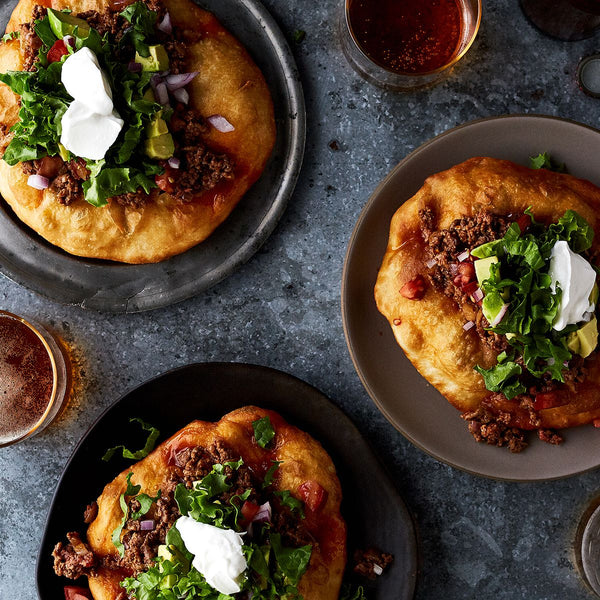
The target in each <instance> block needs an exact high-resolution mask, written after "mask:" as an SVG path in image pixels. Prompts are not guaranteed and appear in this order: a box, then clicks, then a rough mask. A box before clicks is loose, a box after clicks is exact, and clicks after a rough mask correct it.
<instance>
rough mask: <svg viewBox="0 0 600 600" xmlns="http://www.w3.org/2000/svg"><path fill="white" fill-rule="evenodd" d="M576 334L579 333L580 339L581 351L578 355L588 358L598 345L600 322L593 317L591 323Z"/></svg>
mask: <svg viewBox="0 0 600 600" xmlns="http://www.w3.org/2000/svg"><path fill="white" fill-rule="evenodd" d="M575 333H577V337H578V338H579V350H578V351H577V354H579V355H580V356H583V358H586V357H587V356H589V355H590V354H591V353H592V352H593V351H594V350H595V349H596V346H597V345H598V321H596V317H595V316H594V317H592V320H591V321H588V322H587V323H586V324H585V325H584V326H583V327H581V329H578V330H577V331H576V332H575ZM567 346H568V342H567Z"/></svg>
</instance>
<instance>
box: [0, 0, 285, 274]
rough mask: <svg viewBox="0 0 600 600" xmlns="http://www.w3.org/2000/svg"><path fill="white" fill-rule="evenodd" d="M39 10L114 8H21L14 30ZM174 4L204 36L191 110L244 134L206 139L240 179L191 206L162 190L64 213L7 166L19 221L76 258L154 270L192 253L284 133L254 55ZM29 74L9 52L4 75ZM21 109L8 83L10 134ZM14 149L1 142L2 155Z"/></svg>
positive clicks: (73, 1) (209, 21)
mask: <svg viewBox="0 0 600 600" xmlns="http://www.w3.org/2000/svg"><path fill="white" fill-rule="evenodd" d="M35 4H43V5H45V6H49V7H51V8H54V9H56V10H62V9H64V8H69V9H71V10H72V11H73V12H74V13H80V12H84V11H88V10H96V11H99V12H102V11H103V10H106V8H107V3H106V2H103V1H101V0H68V1H67V0H38V1H36V0H20V2H19V4H18V5H17V7H16V8H15V10H14V12H13V14H12V16H11V19H10V21H9V23H8V26H7V29H6V31H7V32H11V31H16V30H17V29H18V28H19V25H20V24H21V23H27V22H29V21H30V19H31V14H32V10H33V7H34V6H35ZM164 5H165V7H166V9H167V10H168V11H169V14H170V15H171V19H172V22H173V24H174V25H175V26H176V27H178V29H179V31H180V32H182V35H183V36H184V39H188V38H191V39H193V37H196V38H198V37H200V39H199V40H198V41H196V42H190V43H189V45H188V47H187V51H188V56H187V62H186V69H187V70H188V71H198V73H199V74H198V76H197V77H196V78H195V79H194V80H193V81H192V82H191V84H190V85H189V88H188V89H189V92H190V106H191V107H192V108H194V109H196V110H197V111H198V112H199V113H200V114H201V115H204V116H210V115H215V114H219V115H223V116H224V117H225V118H226V119H227V120H228V121H229V122H230V123H231V124H232V125H233V126H234V127H235V130H234V131H231V132H229V133H222V132H219V131H218V130H216V129H214V128H210V131H209V132H208V133H207V135H206V138H205V141H206V144H207V146H208V147H209V148H211V149H213V150H216V151H218V152H225V153H227V154H228V155H229V156H230V157H231V158H232V159H233V161H234V163H235V178H234V179H233V180H232V181H225V182H221V183H219V184H217V186H216V187H215V188H214V189H212V190H210V191H205V192H203V193H202V194H200V195H199V196H197V197H196V198H195V199H194V200H193V201H192V202H189V203H185V204H184V203H181V202H179V201H177V200H176V199H175V198H173V197H172V196H170V195H169V194H166V193H162V192H161V193H159V191H158V190H154V191H153V194H152V196H153V198H154V199H153V200H152V201H150V202H149V203H147V204H146V205H145V206H143V207H142V208H134V207H130V206H121V205H119V204H117V203H109V205H108V206H106V207H103V208H95V207H94V206H92V205H90V204H88V203H87V202H85V201H84V200H83V199H81V200H77V201H75V202H74V203H73V204H71V205H69V206H63V205H62V204H60V203H59V202H58V201H57V199H56V197H55V194H54V193H53V192H52V191H51V190H50V189H47V190H44V191H38V190H35V189H33V188H31V187H29V186H28V185H27V175H25V174H24V173H23V171H22V169H21V165H20V164H17V165H15V166H13V167H10V166H8V165H7V164H6V163H5V162H4V161H1V160H0V194H1V195H2V196H3V197H4V199H5V200H6V201H7V202H8V203H9V204H10V206H11V207H12V209H13V210H14V212H15V213H16V215H17V216H18V217H19V219H21V220H22V221H23V222H24V223H26V224H27V225H29V226H30V227H31V228H32V229H33V230H35V231H36V232H37V233H39V234H40V235H41V236H42V237H44V238H46V239H47V240H48V241H49V242H51V243H52V244H55V245H57V246H60V247H61V248H63V249H64V250H66V251H67V252H69V253H71V254H75V255H78V256H84V257H89V258H100V259H109V260H114V261H121V262H126V263H152V262H158V261H161V260H164V259H166V258H169V257H170V256H173V255H175V254H179V253H181V252H183V251H185V250H187V249H188V248H190V247H192V246H194V245H196V244H198V243H199V242H201V241H203V240H205V239H206V238H207V237H208V236H209V235H210V234H211V233H212V232H213V231H214V230H215V229H216V228H217V227H218V226H219V225H220V224H221V223H222V222H223V221H224V220H225V219H226V217H227V216H228V215H229V214H230V213H231V211H232V210H233V208H234V207H235V205H236V204H237V203H238V202H239V200H240V199H241V198H242V196H243V195H244V194H245V192H246V191H247V190H248V189H249V188H250V186H251V185H252V184H253V183H254V182H255V181H256V180H257V179H258V178H259V176H260V174H261V173H262V171H263V169H264V167H265V165H266V162H267V160H268V158H269V156H270V154H271V150H272V148H273V145H274V142H275V135H276V130H275V121H274V116H273V104H272V101H271V96H270V93H269V90H268V88H267V85H266V82H265V80H264V77H263V75H262V73H261V72H260V70H259V69H258V67H257V66H256V65H255V64H254V62H253V61H252V59H251V58H250V56H249V54H248V53H247V52H246V50H245V49H244V48H243V46H242V45H241V44H240V43H239V42H238V41H237V40H236V39H235V38H234V37H233V36H232V35H231V34H230V33H229V32H228V31H226V30H225V29H224V28H223V27H222V26H221V24H220V23H219V22H218V21H217V19H216V18H215V17H214V16H213V15H212V14H211V13H209V12H207V11H205V10H202V9H201V8H199V7H198V6H197V5H196V4H195V3H193V2H191V1H190V0H165V1H164ZM22 69H23V57H22V55H21V53H20V51H19V40H12V41H9V42H7V43H3V44H0V71H2V72H5V71H8V70H13V71H19V70H22ZM18 110H19V108H18V97H17V96H16V95H14V94H13V93H12V92H11V91H10V89H9V88H7V87H6V86H5V85H4V84H0V134H3V133H4V134H5V133H6V131H7V129H8V128H10V127H11V126H12V125H13V124H14V123H15V122H16V121H17V119H18ZM8 141H9V139H8V137H6V136H5V135H0V153H2V152H4V149H5V147H6V145H7V144H8Z"/></svg>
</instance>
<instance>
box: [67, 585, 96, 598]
mask: <svg viewBox="0 0 600 600" xmlns="http://www.w3.org/2000/svg"><path fill="white" fill-rule="evenodd" d="M65 600H90V591H89V590H86V589H85V588H82V587H78V586H76V585H65Z"/></svg>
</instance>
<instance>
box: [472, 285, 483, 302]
mask: <svg viewBox="0 0 600 600" xmlns="http://www.w3.org/2000/svg"><path fill="white" fill-rule="evenodd" d="M471 298H473V300H474V301H475V302H479V301H480V300H483V291H482V290H481V288H477V289H476V290H475V291H474V292H473V295H472V296H471Z"/></svg>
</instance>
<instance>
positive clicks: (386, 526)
mask: <svg viewBox="0 0 600 600" xmlns="http://www.w3.org/2000/svg"><path fill="white" fill-rule="evenodd" d="M165 398H177V402H170V403H169V406H168V408H165ZM248 404H255V405H258V406H262V407H264V408H270V409H273V410H276V411H278V412H279V413H280V414H281V415H282V416H283V417H284V418H286V419H288V420H289V422H290V423H293V424H294V425H296V426H298V427H300V428H301V429H303V430H304V431H307V432H308V433H310V434H311V435H313V436H314V437H315V438H316V439H318V440H319V441H320V442H321V443H322V444H323V447H324V448H325V450H327V452H329V454H330V455H331V457H332V459H333V461H334V463H335V465H336V470H337V473H338V476H339V478H340V482H341V484H342V492H343V501H342V514H343V516H344V518H345V519H346V522H347V524H348V550H349V555H350V557H351V556H352V552H353V550H354V549H356V548H368V547H370V546H375V547H378V548H381V549H382V550H384V551H386V552H390V553H392V554H394V562H393V563H392V564H391V565H390V567H389V568H388V569H387V570H386V572H385V573H384V574H383V575H382V576H381V577H380V578H378V579H377V580H376V581H374V582H368V581H367V582H366V585H367V589H368V597H369V598H370V599H371V600H410V599H411V598H412V597H413V592H414V588H415V582H416V575H417V545H416V539H415V531H414V527H413V522H412V519H411V516H410V514H409V512H408V510H407V508H406V506H405V505H404V502H403V501H402V498H401V497H400V495H399V494H398V492H397V490H396V488H395V486H394V483H393V481H392V480H391V478H390V477H389V475H388V474H387V473H386V471H385V470H384V469H383V467H382V466H381V464H380V463H379V461H378V460H377V458H376V457H375V455H374V454H373V452H372V450H371V449H370V447H369V446H368V444H367V443H366V442H365V441H364V439H363V438H362V436H361V435H360V433H359V431H358V429H356V427H355V426H354V425H353V424H352V422H351V421H350V419H348V417H347V416H346V415H345V414H344V413H343V412H342V411H341V410H340V409H339V408H337V407H336V406H335V405H334V404H333V403H332V402H331V401H330V400H329V399H328V398H327V397H326V396H324V395H323V394H322V393H321V392H320V391H319V390H317V389H315V388H314V387H312V386H310V385H308V384H307V383H304V382H303V381H301V380H299V379H296V378H295V377H292V376H291V375H288V374H287V373H282V372H281V371H276V370H274V369H269V368H267V367H260V366H256V365H246V364H235V363H203V364H194V365H188V366H186V367H182V368H179V369H175V370H174V371H170V372H168V373H165V374H164V375H161V376H160V377H157V378H155V379H152V380H150V381H148V382H146V383H144V384H142V385H141V386H139V387H137V388H136V389H134V390H132V391H130V392H129V393H127V394H126V395H125V396H123V397H122V398H121V399H120V400H118V401H117V402H115V403H114V404H113V405H112V406H111V407H109V408H108V409H107V410H106V411H105V412H104V413H103V414H102V415H101V416H100V417H99V419H98V420H97V421H96V423H94V425H93V426H92V428H91V429H90V430H89V431H88V433H87V434H86V435H85V437H84V438H83V439H82V440H81V442H79V444H78V446H77V448H76V449H75V451H74V452H73V455H72V456H71V458H70V460H69V462H68V464H67V466H66V467H65V470H64V472H63V474H62V477H61V480H60V482H59V484H58V487H57V490H56V493H55V494H54V499H53V501H52V506H51V508H50V512H49V514H48V520H47V523H46V529H45V531H44V536H43V539H42V543H41V546H40V551H39V554H38V562H37V587H38V595H39V598H40V599H42V600H55V599H56V598H59V597H62V588H63V586H64V585H65V584H67V583H68V581H67V580H66V579H62V578H59V577H57V576H56V575H55V574H54V571H53V568H52V556H51V554H52V548H54V545H55V544H56V542H58V541H59V540H61V539H63V538H64V536H65V533H66V532H67V531H76V530H81V529H82V528H83V527H84V525H83V518H82V517H83V510H84V508H85V506H86V505H87V503H88V502H89V500H90V499H91V498H96V497H97V496H98V494H99V493H100V492H101V490H102V488H103V486H104V484H105V483H106V482H107V481H110V480H112V478H113V477H115V475H116V474H117V473H119V472H120V471H121V470H122V469H125V468H127V466H128V465H130V464H131V461H127V460H124V459H117V458H113V459H112V460H111V461H109V462H108V463H106V462H102V461H101V460H100V457H101V456H102V455H103V454H104V452H105V451H106V448H110V447H111V446H114V445H117V444H122V443H123V440H124V439H125V438H126V439H127V440H128V445H129V447H131V448H133V447H138V446H137V444H140V445H139V447H142V446H143V443H144V442H143V439H144V438H145V436H144V434H143V432H142V431H141V430H139V428H133V429H132V428H131V427H130V426H128V420H129V418H130V417H131V416H136V417H140V418H142V419H144V420H145V421H146V422H148V423H153V424H158V425H159V427H160V431H161V436H160V438H159V441H162V440H164V439H166V438H167V437H169V436H170V435H172V434H173V433H175V432H176V431H177V430H179V429H181V428H182V427H183V426H185V425H187V423H189V422H190V421H192V420H194V419H204V420H210V421H213V420H218V419H220V418H221V417H222V416H223V415H224V414H225V413H227V412H229V411H232V410H235V409H236V408H240V407H241V406H245V405H248ZM157 421H158V423H157ZM138 430H139V431H138ZM138 434H139V437H140V439H137V437H136V438H131V436H132V435H134V436H137V435H138ZM90 470H92V471H93V476H92V477H90V475H89V474H90ZM351 560H352V559H351V558H350V560H349V562H351ZM361 583H363V584H364V583H365V582H361Z"/></svg>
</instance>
